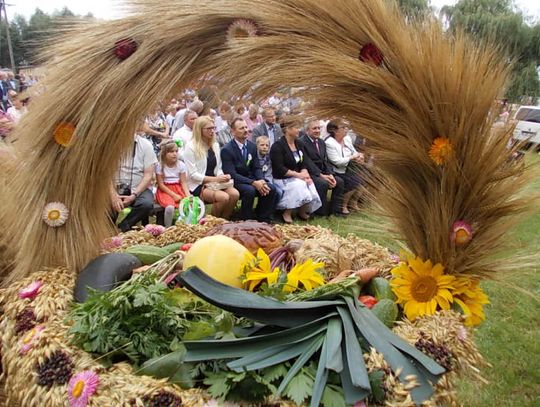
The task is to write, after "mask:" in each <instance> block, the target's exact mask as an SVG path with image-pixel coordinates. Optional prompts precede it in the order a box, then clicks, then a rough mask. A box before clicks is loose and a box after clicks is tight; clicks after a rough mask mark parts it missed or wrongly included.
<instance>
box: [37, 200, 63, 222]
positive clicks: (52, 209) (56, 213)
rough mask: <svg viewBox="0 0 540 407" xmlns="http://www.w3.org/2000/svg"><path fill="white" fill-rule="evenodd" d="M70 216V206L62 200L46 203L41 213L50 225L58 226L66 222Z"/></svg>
mask: <svg viewBox="0 0 540 407" xmlns="http://www.w3.org/2000/svg"><path fill="white" fill-rule="evenodd" d="M68 216H69V210H68V208H67V207H66V206H65V205H64V204H63V203H61V202H51V203H48V204H47V205H45V208H44V209H43V213H42V215H41V217H42V219H43V221H44V222H45V223H46V224H47V225H49V226H50V227H53V228H56V227H59V226H62V225H63V224H64V223H66V221H67V219H68Z"/></svg>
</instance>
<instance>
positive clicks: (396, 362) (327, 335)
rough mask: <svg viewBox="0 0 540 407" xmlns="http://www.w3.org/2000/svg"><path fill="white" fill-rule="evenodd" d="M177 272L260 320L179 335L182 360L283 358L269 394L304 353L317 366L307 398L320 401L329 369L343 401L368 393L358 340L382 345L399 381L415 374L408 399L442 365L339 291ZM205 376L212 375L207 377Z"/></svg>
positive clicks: (247, 365) (272, 362)
mask: <svg viewBox="0 0 540 407" xmlns="http://www.w3.org/2000/svg"><path fill="white" fill-rule="evenodd" d="M180 280H181V282H182V283H183V285H184V286H185V287H186V288H188V289H189V290H190V291H192V292H193V293H195V294H196V295H198V296H200V297H201V298H203V299H205V300H207V301H208V302H210V303H212V304H214V305H216V306H218V307H219V308H221V309H225V310H228V311H231V312H233V313H234V314H235V315H237V316H241V317H246V318H249V319H253V320H255V321H258V322H260V323H262V324H263V326H260V327H259V329H258V330H257V331H256V332H255V333H254V334H252V335H251V336H248V337H245V338H235V339H224V340H198V341H184V342H183V345H184V346H185V347H186V352H185V355H184V356H183V362H200V361H209V360H217V361H227V362H226V366H227V368H228V369H230V370H231V371H233V372H236V373H237V374H240V375H247V374H249V372H256V373H258V374H259V376H260V374H261V373H262V374H264V369H269V368H272V367H276V368H277V369H279V366H280V365H281V364H283V363H285V362H288V363H289V364H290V367H288V370H287V373H286V374H284V376H283V377H282V378H281V376H280V377H279V379H280V380H279V385H278V387H277V389H276V391H275V392H273V393H274V395H276V396H279V395H282V394H284V391H285V389H286V388H287V386H289V385H290V384H291V382H292V381H293V379H294V378H295V377H296V376H297V375H298V374H299V373H301V372H302V369H305V368H306V366H309V363H310V361H312V362H315V364H316V366H317V369H316V372H315V376H314V380H313V390H312V392H311V401H310V405H311V406H318V405H320V403H321V402H322V398H323V394H324V392H325V388H326V385H327V383H328V380H329V377H330V376H334V379H335V374H337V375H338V376H339V381H340V386H341V387H342V389H343V398H344V400H345V402H346V403H349V404H352V403H355V402H357V401H359V400H363V399H365V398H366V397H367V396H368V395H369V394H370V393H372V385H371V383H370V377H369V375H368V372H367V369H366V366H365V364H364V359H363V350H362V347H361V344H363V345H364V346H365V347H374V348H375V349H376V350H377V351H378V352H380V353H382V354H383V355H384V357H385V359H386V360H387V362H388V363H389V365H390V366H391V368H392V370H393V371H394V372H395V373H396V374H397V375H398V376H399V378H400V379H401V380H402V381H406V380H407V378H410V377H411V375H414V376H415V377H416V380H417V381H418V386H417V387H416V388H415V389H413V390H412V397H413V399H414V401H415V402H416V403H421V402H423V401H425V400H427V399H428V398H429V397H430V395H431V394H432V392H433V388H432V384H434V383H436V382H437V380H438V378H439V377H440V375H442V374H443V373H444V372H445V369H444V368H443V367H442V366H440V365H438V364H437V363H436V362H434V361H433V360H432V359H430V358H429V357H427V356H426V355H425V354H423V353H422V352H420V351H419V350H417V349H416V348H414V347H413V346H411V345H409V344H408V343H407V342H405V341H404V340H402V339H401V338H399V337H397V336H396V335H395V334H393V333H392V332H391V331H390V330H389V329H388V328H386V327H385V326H384V324H382V323H381V322H380V321H379V320H378V319H377V318H376V317H375V316H374V315H373V314H372V313H371V311H369V310H368V309H366V308H365V307H364V306H363V305H362V304H361V303H360V302H359V301H358V300H357V299H356V297H350V296H345V295H340V296H335V297H334V298H333V299H328V300H320V301H302V302H280V301H277V300H274V299H271V298H265V297H261V296H259V295H257V294H253V293H249V292H247V291H244V290H241V289H237V288H234V287H230V286H227V285H225V284H222V283H220V282H218V281H216V280H213V279H212V278H211V277H209V276H208V275H206V274H205V273H203V272H202V271H200V270H199V269H197V268H191V269H189V270H187V271H185V272H184V273H182V274H181V276H180ZM303 372H305V370H304V371H303ZM260 377H264V376H260ZM214 379H215V378H214ZM222 379H223V377H222ZM211 382H212V379H209V380H207V383H211ZM213 384H215V383H213ZM222 385H223V386H225V384H223V383H222Z"/></svg>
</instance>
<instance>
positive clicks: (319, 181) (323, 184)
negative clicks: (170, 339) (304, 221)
mask: <svg viewBox="0 0 540 407" xmlns="http://www.w3.org/2000/svg"><path fill="white" fill-rule="evenodd" d="M311 179H312V180H313V184H315V189H316V190H317V193H318V194H319V197H320V198H321V202H322V206H321V207H320V209H319V210H317V212H315V214H316V215H320V216H328V215H330V214H333V213H340V212H341V202H342V200H343V193H344V191H345V184H344V182H343V180H342V179H341V178H339V177H336V176H334V179H335V180H336V186H335V187H334V189H332V196H331V197H330V202H328V198H327V196H328V188H330V185H329V184H328V181H327V180H325V179H324V178H322V177H320V176H313V175H312V176H311Z"/></svg>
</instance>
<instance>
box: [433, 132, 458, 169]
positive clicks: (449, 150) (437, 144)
mask: <svg viewBox="0 0 540 407" xmlns="http://www.w3.org/2000/svg"><path fill="white" fill-rule="evenodd" d="M453 153H454V147H452V143H451V142H450V139H448V138H447V137H437V138H436V139H435V140H433V143H432V144H431V147H430V149H429V158H431V159H432V160H433V162H434V163H435V164H437V165H443V164H444V163H446V162H447V161H448V160H449V159H450V157H452V155H453Z"/></svg>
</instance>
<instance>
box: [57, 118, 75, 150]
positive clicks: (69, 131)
mask: <svg viewBox="0 0 540 407" xmlns="http://www.w3.org/2000/svg"><path fill="white" fill-rule="evenodd" d="M73 133H75V126H74V125H73V124H71V123H66V122H63V123H60V124H59V125H58V126H56V128H55V129H54V133H53V135H54V141H56V142H57V143H58V144H60V145H61V146H62V147H68V146H69V143H71V139H72V138H73Z"/></svg>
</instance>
